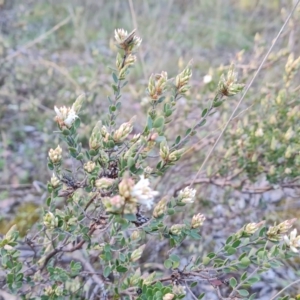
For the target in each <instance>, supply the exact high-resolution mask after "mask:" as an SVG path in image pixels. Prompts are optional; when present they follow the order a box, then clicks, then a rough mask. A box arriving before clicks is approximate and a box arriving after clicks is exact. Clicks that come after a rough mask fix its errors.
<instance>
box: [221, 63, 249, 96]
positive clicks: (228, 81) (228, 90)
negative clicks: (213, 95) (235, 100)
mask: <svg viewBox="0 0 300 300" xmlns="http://www.w3.org/2000/svg"><path fill="white" fill-rule="evenodd" d="M236 81H237V75H236V73H235V72H234V65H231V66H230V68H229V70H228V73H227V77H226V78H225V76H224V74H223V75H222V76H221V78H220V81H219V84H218V91H219V94H221V95H222V96H225V97H231V96H234V95H236V94H238V93H239V92H241V91H242V90H243V88H244V85H243V84H237V83H236Z"/></svg>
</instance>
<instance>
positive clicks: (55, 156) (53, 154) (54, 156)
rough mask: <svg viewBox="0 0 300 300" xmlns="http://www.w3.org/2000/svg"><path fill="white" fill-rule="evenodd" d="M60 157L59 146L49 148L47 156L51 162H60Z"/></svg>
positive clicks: (60, 150)
mask: <svg viewBox="0 0 300 300" xmlns="http://www.w3.org/2000/svg"><path fill="white" fill-rule="evenodd" d="M61 157H62V149H61V148H60V146H59V145H58V146H57V147H56V149H52V148H51V149H50V150H49V158H50V161H51V162H52V163H54V164H58V163H60V161H61Z"/></svg>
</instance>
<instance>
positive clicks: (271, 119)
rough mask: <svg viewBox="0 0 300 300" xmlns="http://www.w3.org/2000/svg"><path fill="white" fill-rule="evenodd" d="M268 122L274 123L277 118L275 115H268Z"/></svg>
mask: <svg viewBox="0 0 300 300" xmlns="http://www.w3.org/2000/svg"><path fill="white" fill-rule="evenodd" d="M269 123H270V124H272V125H274V124H276V123H277V119H276V116H275V115H272V116H271V117H270V120H269Z"/></svg>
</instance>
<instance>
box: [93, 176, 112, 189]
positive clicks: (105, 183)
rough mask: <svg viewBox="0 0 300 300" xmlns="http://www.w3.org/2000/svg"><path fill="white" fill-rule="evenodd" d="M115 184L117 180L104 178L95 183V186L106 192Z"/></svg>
mask: <svg viewBox="0 0 300 300" xmlns="http://www.w3.org/2000/svg"><path fill="white" fill-rule="evenodd" d="M114 182H115V180H114V179H112V178H107V177H102V178H100V179H97V180H96V181H95V186H96V187H97V188H98V189H100V190H105V189H109V188H110V187H111V186H112V185H113V184H114Z"/></svg>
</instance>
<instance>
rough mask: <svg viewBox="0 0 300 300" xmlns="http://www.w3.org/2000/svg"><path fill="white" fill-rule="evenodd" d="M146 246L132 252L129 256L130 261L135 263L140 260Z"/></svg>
mask: <svg viewBox="0 0 300 300" xmlns="http://www.w3.org/2000/svg"><path fill="white" fill-rule="evenodd" d="M145 247H146V245H142V246H140V247H139V248H138V249H136V250H134V251H133V252H132V254H131V261H133V262H134V261H137V260H139V259H140V258H141V256H142V254H143V251H144V249H145Z"/></svg>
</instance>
